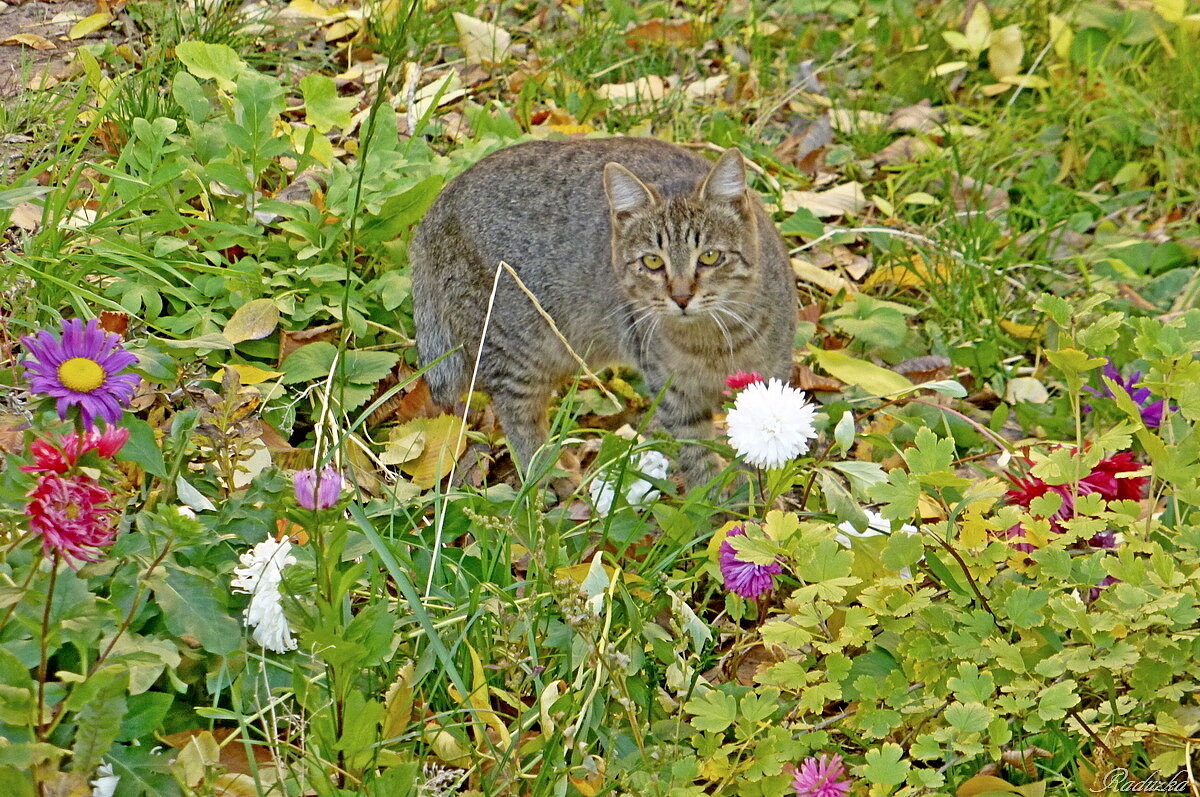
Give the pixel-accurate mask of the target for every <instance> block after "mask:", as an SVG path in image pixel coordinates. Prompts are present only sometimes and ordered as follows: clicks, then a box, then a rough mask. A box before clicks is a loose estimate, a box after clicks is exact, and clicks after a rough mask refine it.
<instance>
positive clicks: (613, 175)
mask: <svg viewBox="0 0 1200 797" xmlns="http://www.w3.org/2000/svg"><path fill="white" fill-rule="evenodd" d="M604 193H605V195H606V196H607V197H608V206H609V207H610V208H612V212H613V213H614V214H618V213H632V212H633V211H635V210H642V209H643V208H649V207H653V206H654V205H656V204H657V203H658V199H657V198H656V197H655V196H654V191H653V189H651V188H650V187H649V186H647V185H646V184H645V183H643V182H642V181H641V180H639V179H638V178H637V177H636V176H635V175H634V173H633V172H631V171H629V170H628V169H626V168H625V167H624V166H622V165H621V164H619V163H606V164H604Z"/></svg>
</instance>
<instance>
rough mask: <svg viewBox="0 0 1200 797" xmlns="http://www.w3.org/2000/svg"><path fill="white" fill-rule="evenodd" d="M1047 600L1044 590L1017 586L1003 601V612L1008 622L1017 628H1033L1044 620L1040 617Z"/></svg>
mask: <svg viewBox="0 0 1200 797" xmlns="http://www.w3.org/2000/svg"><path fill="white" fill-rule="evenodd" d="M1049 600H1050V596H1049V594H1048V593H1047V592H1046V590H1044V589H1030V588H1029V587H1025V586H1017V587H1016V588H1015V589H1014V590H1013V591H1012V592H1011V593H1010V594H1009V596H1008V597H1007V598H1005V599H1004V610H1005V612H1006V613H1007V614H1008V619H1009V622H1011V623H1012V624H1013V625H1015V626H1016V627H1017V628H1034V627H1036V626H1039V625H1041V624H1042V621H1043V620H1044V619H1045V618H1043V617H1042V609H1043V608H1044V607H1045V605H1046V602H1047V601H1049Z"/></svg>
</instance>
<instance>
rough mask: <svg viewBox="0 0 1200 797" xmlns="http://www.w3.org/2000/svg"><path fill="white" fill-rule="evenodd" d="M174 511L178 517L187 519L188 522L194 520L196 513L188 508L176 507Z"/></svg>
mask: <svg viewBox="0 0 1200 797" xmlns="http://www.w3.org/2000/svg"><path fill="white" fill-rule="evenodd" d="M175 511H176V512H178V513H179V516H180V517H183V518H187V519H188V520H195V519H196V513H195V511H194V510H193V509H192V508H191V507H190V506H177V507H175Z"/></svg>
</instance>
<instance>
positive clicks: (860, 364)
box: [809, 349, 914, 396]
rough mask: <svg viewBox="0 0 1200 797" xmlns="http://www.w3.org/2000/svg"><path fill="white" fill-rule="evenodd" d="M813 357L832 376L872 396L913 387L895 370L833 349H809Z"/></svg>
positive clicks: (884, 394)
mask: <svg viewBox="0 0 1200 797" xmlns="http://www.w3.org/2000/svg"><path fill="white" fill-rule="evenodd" d="M809 351H810V353H811V354H812V356H813V359H815V360H816V361H817V364H818V365H820V366H821V367H822V368H823V369H825V370H826V371H827V372H829V373H830V374H831V375H832V376H835V377H837V378H838V379H840V380H842V381H843V382H846V383H847V384H851V385H857V386H858V387H861V388H862V389H863V390H865V391H867V392H868V393H870V394H871V395H872V396H888V395H891V394H893V393H903V392H905V391H909V390H912V389H913V387H914V386H913V383H912V382H910V381H909V380H908V379H907V378H906V377H904V376H901V375H900V374H898V373H896V372H895V371H889V370H888V369H886V368H880V367H879V366H878V365H875V364H874V363H869V362H867V361H866V360H859V359H856V358H854V357H851V356H850V355H848V354H844V353H842V352H841V351H838V350H833V349H809Z"/></svg>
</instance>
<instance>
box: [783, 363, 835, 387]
mask: <svg viewBox="0 0 1200 797" xmlns="http://www.w3.org/2000/svg"><path fill="white" fill-rule="evenodd" d="M791 384H792V387H798V388H800V389H801V390H807V391H809V392H813V391H819V392H824V393H836V392H840V391H841V389H842V388H843V387H844V385H843V384H842V383H841V382H839V381H838V380H836V379H830V378H829V377H827V376H822V375H821V374H818V373H817V372H816V371H814V370H813V369H811V368H809V367H808V366H807V365H804V364H802V363H792V378H791Z"/></svg>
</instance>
